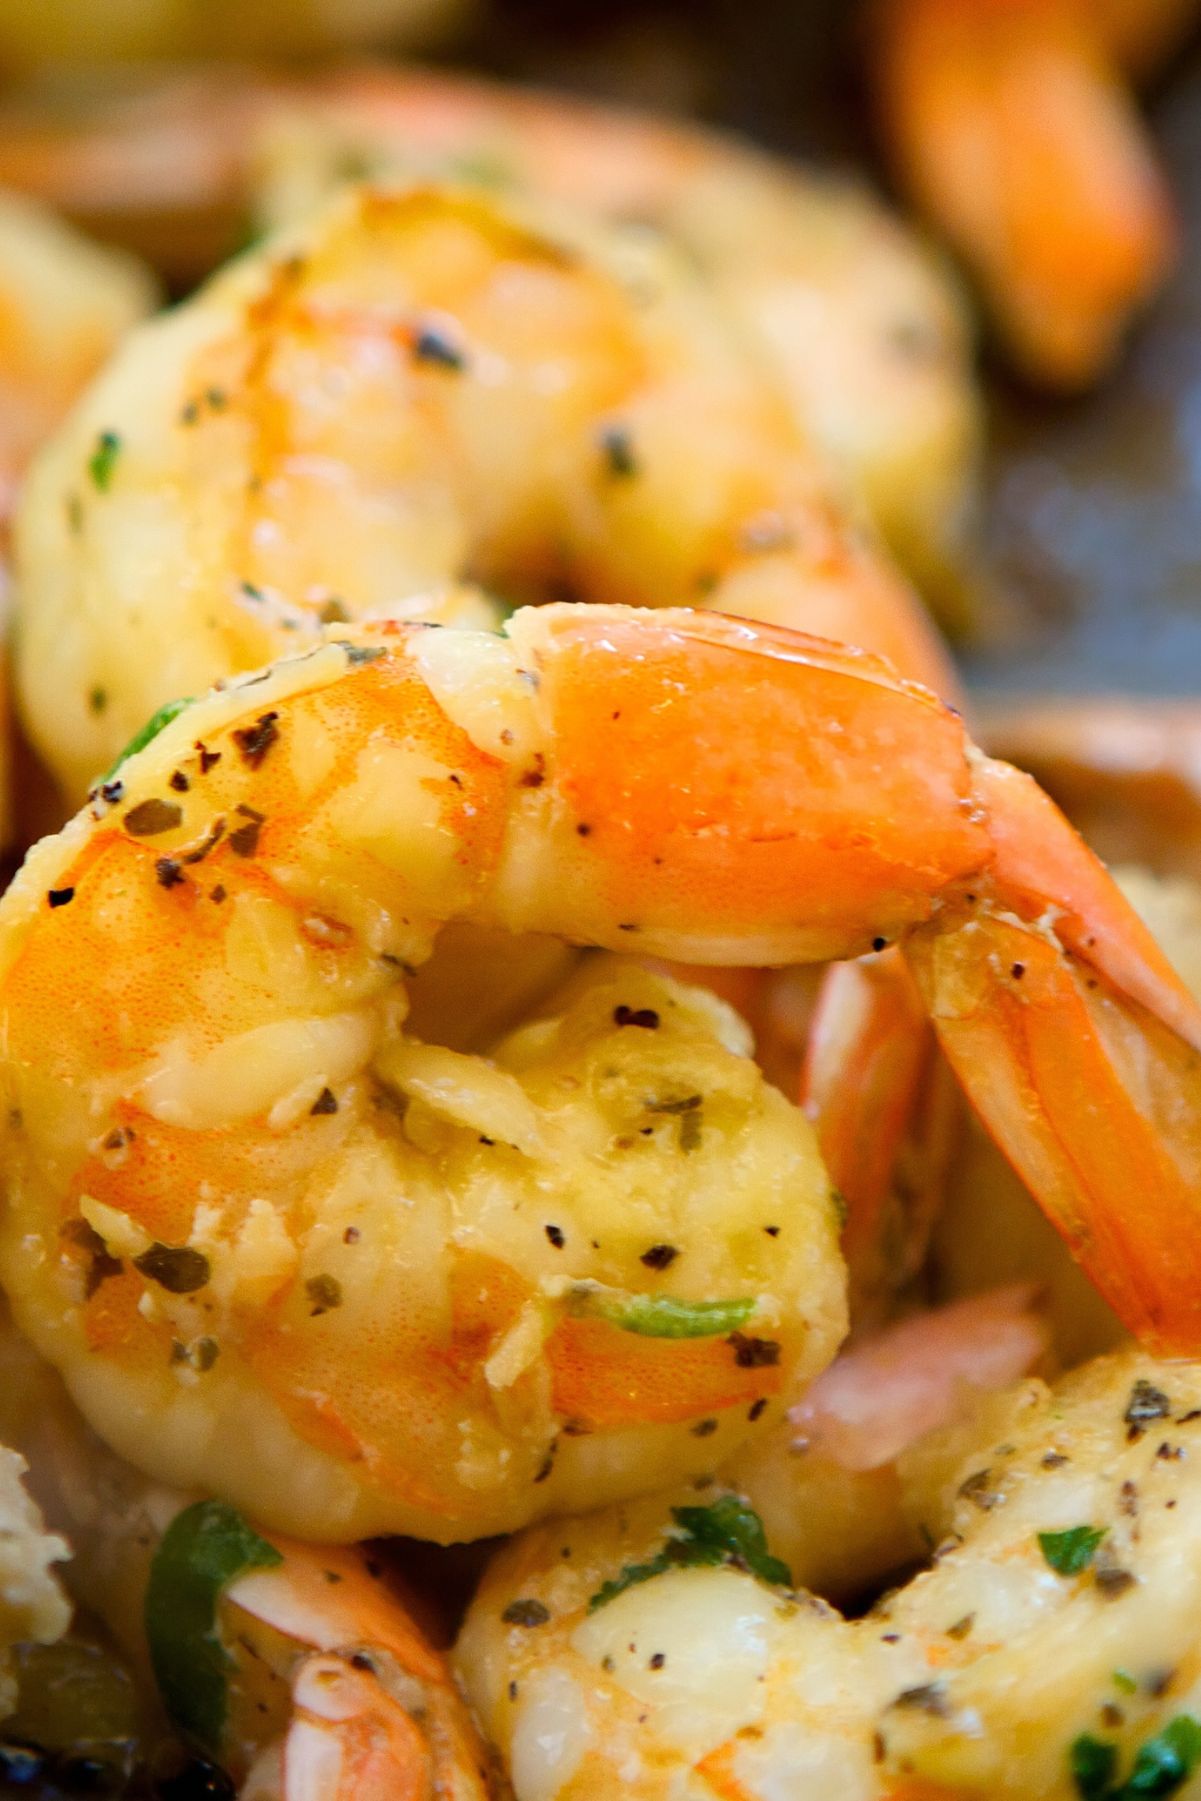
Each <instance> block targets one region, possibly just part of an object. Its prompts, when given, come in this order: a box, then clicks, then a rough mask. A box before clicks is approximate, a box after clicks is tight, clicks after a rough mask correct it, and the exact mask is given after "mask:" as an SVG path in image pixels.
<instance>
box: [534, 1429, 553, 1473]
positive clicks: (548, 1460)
mask: <svg viewBox="0 0 1201 1801" xmlns="http://www.w3.org/2000/svg"><path fill="white" fill-rule="evenodd" d="M558 1450H559V1441H558V1439H557V1438H552V1439H551V1442H550V1445H549V1446H548V1448H547V1452H546V1456H545V1457H544V1458H543V1459H542V1462H541V1463H540V1464H539V1466H538V1474H537V1475H536V1476H535V1477H534V1482H535V1484H537V1483H539V1482H545V1481H546V1478H547V1477H548V1476H549V1475H550V1473H551V1471H552V1470H553V1469H554V1467H555V1457H556V1456H557V1454H558Z"/></svg>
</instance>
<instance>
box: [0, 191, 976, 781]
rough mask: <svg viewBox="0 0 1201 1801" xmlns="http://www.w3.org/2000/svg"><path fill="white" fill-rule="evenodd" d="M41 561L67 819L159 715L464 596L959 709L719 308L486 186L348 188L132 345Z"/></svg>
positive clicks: (34, 523) (28, 701) (39, 633)
mask: <svg viewBox="0 0 1201 1801" xmlns="http://www.w3.org/2000/svg"><path fill="white" fill-rule="evenodd" d="M18 561H19V571H20V573H19V581H18V598H17V604H18V608H19V615H20V624H21V629H20V648H19V666H18V679H19V684H20V693H21V699H22V704H23V708H24V713H25V717H26V721H27V724H28V726H29V729H30V732H31V734H32V736H33V739H34V741H35V743H36V746H37V748H38V749H39V751H40V753H41V754H42V756H43V757H44V759H45V760H46V762H47V763H48V765H49V767H50V768H51V769H52V770H53V771H54V772H55V773H56V774H57V775H58V776H59V777H60V779H61V780H62V781H63V783H64V785H65V786H66V787H67V788H68V790H70V791H72V792H73V793H74V795H75V796H76V797H78V795H79V794H80V793H82V791H83V790H84V789H85V788H86V785H87V783H88V782H89V781H90V780H91V779H93V778H94V777H95V776H96V775H97V774H98V773H99V772H100V771H102V770H103V769H105V768H107V767H108V765H109V764H110V763H111V762H112V760H113V758H114V757H115V756H116V755H117V754H118V752H119V751H120V749H121V746H122V745H123V744H124V743H125V742H127V740H128V739H129V737H130V736H131V735H132V734H133V733H134V732H135V731H137V730H138V729H139V727H140V726H141V725H142V723H143V722H144V720H145V719H146V718H147V717H149V715H150V714H151V713H152V712H153V711H154V710H155V708H156V707H158V706H160V705H161V704H162V702H163V701H164V700H166V699H168V698H171V697H173V696H175V695H181V694H191V693H196V692H200V691H203V689H204V688H205V687H206V686H208V685H209V684H210V683H211V682H213V681H214V680H217V679H218V678H220V677H223V676H226V675H229V674H231V673H234V672H236V671H239V670H246V669H252V668H257V667H258V666H259V665H261V664H262V663H264V662H266V661H269V660H270V659H271V658H272V657H274V656H280V655H285V654H288V655H290V654H294V653H295V651H296V650H297V649H299V648H302V647H303V645H304V644H305V643H306V642H312V641H313V640H314V639H315V638H317V637H318V636H319V635H320V631H321V628H322V623H323V622H325V621H330V620H335V621H336V620H339V619H352V618H353V619H357V618H363V617H368V618H370V617H373V616H378V615H381V614H386V613H390V612H393V613H394V612H396V611H397V610H398V609H401V608H402V607H403V604H404V603H409V605H410V607H411V608H413V609H414V610H419V609H429V608H430V607H434V608H437V606H438V605H439V604H443V605H445V603H444V602H442V603H440V602H439V600H438V598H437V597H438V596H439V595H441V594H442V593H443V592H444V591H445V590H446V589H448V588H450V589H452V590H453V589H455V587H456V584H457V583H459V582H460V581H461V580H463V579H468V578H469V579H471V580H473V581H481V582H483V583H484V584H486V585H489V586H491V587H492V588H493V589H494V590H495V591H496V592H498V593H499V594H500V595H502V596H504V597H505V598H507V599H510V600H512V599H519V598H522V597H525V598H540V599H541V598H546V597H547V596H548V595H549V596H551V597H555V596H562V595H564V594H567V595H570V596H571V597H574V598H582V599H590V600H593V601H621V602H635V603H640V604H647V605H654V606H660V605H665V604H684V605H691V604H693V603H697V602H702V601H703V602H704V604H706V605H708V606H713V607H717V608H721V609H723V610H725V611H728V612H733V613H738V614H743V615H746V616H748V617H756V618H763V619H773V620H782V621H784V622H785V623H788V624H792V625H801V626H804V627H805V629H807V630H813V631H817V632H820V633H823V634H826V635H829V636H832V637H836V638H838V639H840V640H843V641H846V642H852V643H862V644H864V645H866V646H868V647H869V648H871V649H873V650H877V651H879V652H880V653H881V654H884V655H887V656H891V657H893V658H894V660H895V661H896V662H897V664H898V666H899V667H902V668H904V669H905V670H906V671H907V673H910V674H913V675H915V676H916V677H918V678H919V679H923V680H926V681H928V682H929V683H930V684H931V685H932V686H934V687H935V688H936V689H938V690H939V691H940V692H943V693H949V692H950V691H951V688H952V685H953V678H952V677H951V674H950V671H949V669H948V666H947V664H946V661H945V658H944V656H943V653H942V651H941V648H940V647H939V645H938V644H937V642H936V640H935V638H934V637H933V634H932V633H931V631H930V630H929V628H928V627H927V626H926V624H925V621H924V619H923V617H922V615H921V612H920V609H919V608H918V606H917V603H916V601H915V600H914V598H913V596H912V595H911V594H910V593H909V591H908V589H907V588H906V586H905V584H904V583H903V581H901V579H900V578H899V577H898V576H897V575H896V574H895V572H893V571H892V570H891V569H890V568H889V566H888V565H887V564H886V563H884V562H882V561H881V559H880V558H879V556H878V555H877V553H876V552H875V551H874V550H873V549H872V548H871V546H870V545H868V544H866V543H865V541H864V539H863V536H862V533H861V532H860V530H859V529H858V527H857V525H856V524H855V522H854V521H853V520H852V519H850V518H849V517H848V515H847V513H846V509H845V507H844V506H843V505H842V503H841V501H840V500H839V499H838V498H837V497H836V496H834V495H832V494H831V492H830V489H829V485H828V483H827V480H826V477H825V475H824V474H823V472H822V470H821V468H820V466H819V465H817V464H815V462H814V459H813V457H812V454H811V453H810V452H809V451H808V450H807V449H806V447H805V446H804V445H803V444H802V443H801V442H800V440H799V439H798V437H797V434H796V429H795V426H794V424H793V422H792V420H791V418H790V416H789V411H788V408H787V407H786V405H785V404H784V403H783V401H782V399H781V397H780V395H779V393H778V392H777V389H776V385H775V384H773V382H772V381H771V380H770V378H769V376H768V374H767V373H766V372H765V371H763V370H762V369H760V368H759V366H758V365H757V363H756V361H755V359H754V357H753V356H750V355H748V353H747V352H746V350H745V347H744V346H743V345H742V344H741V343H740V341H739V339H738V337H737V334H736V333H732V332H731V330H730V328H729V325H728V323H727V321H726V320H725V318H724V316H723V314H722V313H721V311H720V309H718V308H717V307H715V306H714V304H713V302H712V300H711V298H710V297H709V296H708V295H707V294H706V292H705V290H704V289H703V287H702V286H701V285H700V283H699V282H698V281H696V280H695V279H693V278H691V277H689V276H688V275H687V274H686V273H685V272H684V271H683V270H682V269H681V267H680V266H679V265H678V264H676V263H675V261H674V260H673V259H672V258H671V257H670V256H668V255H667V254H666V253H662V252H660V251H657V250H656V249H655V247H654V246H652V245H649V244H645V243H642V242H640V241H639V242H635V241H633V240H625V239H620V238H615V239H609V238H604V237H601V236H600V235H599V234H595V235H590V236H588V237H587V238H586V241H581V238H580V235H579V234H578V233H574V232H571V233H567V232H565V231H564V230H563V229H560V227H559V225H558V224H555V223H551V224H548V223H547V220H546V218H545V216H541V215H540V216H539V218H538V219H531V218H529V217H527V215H526V214H525V213H523V212H522V210H521V209H520V208H516V207H515V206H513V205H509V206H504V207H502V206H501V205H499V204H498V203H497V202H496V201H494V200H489V199H487V198H485V197H483V196H478V195H477V196H472V195H470V194H467V193H463V192H458V193H456V192H453V191H440V190H418V191H407V192H387V191H380V190H374V189H361V190H354V191H352V192H351V193H350V194H348V195H346V196H344V197H342V198H341V199H340V200H338V201H335V202H334V203H333V204H332V205H331V206H330V207H329V208H328V209H327V210H326V211H325V212H323V213H322V214H321V215H320V217H319V219H318V220H317V222H316V223H314V224H313V225H312V226H311V227H309V228H307V229H306V230H304V231H302V232H300V233H298V234H297V235H295V236H294V237H292V238H289V239H288V240H287V241H285V242H282V243H279V242H277V243H275V244H274V245H273V246H272V247H270V248H268V249H265V250H263V251H260V252H257V253H254V254H252V255H250V256H249V257H247V258H245V259H243V260H241V261H240V262H238V263H235V264H234V265H233V266H232V267H231V268H230V269H229V271H228V272H226V273H225V274H223V275H221V276H219V277H218V278H217V279H216V280H215V281H214V282H213V283H211V284H210V285H209V287H208V288H206V289H205V290H203V292H202V293H201V294H200V295H199V296H198V297H197V298H196V299H195V300H194V301H192V302H190V303H189V304H188V305H186V306H184V307H182V308H180V309H178V310H177V311H176V312H174V313H173V314H171V315H169V316H168V317H166V318H164V319H162V320H160V321H157V322H156V323H155V324H153V325H152V326H150V327H148V328H147V330H146V331H144V332H143V333H141V334H140V335H138V336H136V337H135V338H134V339H133V340H132V341H131V343H130V344H129V346H128V348H127V351H126V352H125V353H124V354H123V355H121V356H119V357H118V358H117V360H116V361H115V362H114V363H113V364H112V365H111V366H110V368H109V370H108V371H107V373H106V375H105V376H104V377H103V378H102V379H101V380H100V382H99V383H98V384H97V385H96V386H95V387H94V388H93V389H92V390H91V392H90V394H89V396H88V398H87V399H86V401H85V402H84V404H83V405H82V406H81V407H80V408H79V409H78V410H77V411H76V413H75V415H74V417H73V419H72V421H71V423H70V425H69V426H68V427H67V428H66V430H65V431H64V432H63V433H62V434H60V436H59V437H58V439H57V440H56V443H55V445H54V446H53V447H52V448H51V449H50V450H49V451H48V452H47V453H46V454H45V455H44V456H43V458H42V459H41V461H40V464H39V467H38V470H37V473H36V475H35V477H34V478H33V482H32V485H31V488H30V491H29V493H28V496H27V499H26V503H25V505H24V507H23V509H22V517H21V521H20V527H19V544H18ZM431 596H433V598H431ZM451 598H452V602H453V601H454V596H453V595H452V597H451ZM435 616H439V615H438V614H437V612H435Z"/></svg>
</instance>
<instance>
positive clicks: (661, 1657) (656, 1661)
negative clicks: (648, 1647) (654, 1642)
mask: <svg viewBox="0 0 1201 1801" xmlns="http://www.w3.org/2000/svg"><path fill="white" fill-rule="evenodd" d="M666 1662H667V1653H666V1652H665V1651H653V1652H652V1653H651V1655H650V1657H649V1658H648V1659H647V1668H648V1669H652V1670H661V1669H662V1668H663V1665H664V1664H665V1663H666Z"/></svg>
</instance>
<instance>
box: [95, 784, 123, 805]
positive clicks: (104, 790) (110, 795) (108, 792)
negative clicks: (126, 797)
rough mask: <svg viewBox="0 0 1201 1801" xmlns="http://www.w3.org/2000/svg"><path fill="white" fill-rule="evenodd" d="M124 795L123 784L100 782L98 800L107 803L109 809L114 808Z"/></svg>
mask: <svg viewBox="0 0 1201 1801" xmlns="http://www.w3.org/2000/svg"><path fill="white" fill-rule="evenodd" d="M124 793H125V783H124V782H121V781H117V782H101V784H100V798H101V800H103V801H107V803H108V805H109V806H110V807H115V806H116V804H117V802H118V801H119V800H120V799H121V797H122V795H123V794H124Z"/></svg>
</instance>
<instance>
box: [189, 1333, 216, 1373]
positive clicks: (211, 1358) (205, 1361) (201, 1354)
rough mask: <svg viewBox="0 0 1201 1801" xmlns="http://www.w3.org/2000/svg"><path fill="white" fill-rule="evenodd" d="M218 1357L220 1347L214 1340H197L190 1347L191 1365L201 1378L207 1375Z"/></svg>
mask: <svg viewBox="0 0 1201 1801" xmlns="http://www.w3.org/2000/svg"><path fill="white" fill-rule="evenodd" d="M220 1355H221V1346H220V1345H219V1344H218V1343H217V1340H216V1339H215V1338H198V1339H197V1340H196V1343H195V1344H194V1345H193V1346H192V1363H193V1364H194V1366H195V1367H196V1369H198V1370H199V1371H200V1373H201V1375H202V1376H203V1375H207V1373H208V1371H209V1370H211V1369H212V1367H213V1365H214V1363H216V1361H217V1359H218V1357H219V1356H220Z"/></svg>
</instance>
